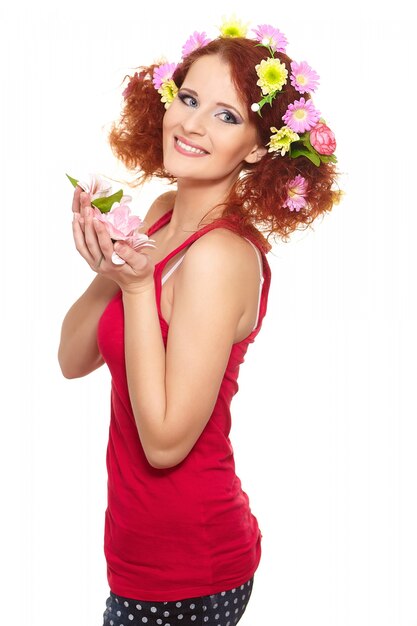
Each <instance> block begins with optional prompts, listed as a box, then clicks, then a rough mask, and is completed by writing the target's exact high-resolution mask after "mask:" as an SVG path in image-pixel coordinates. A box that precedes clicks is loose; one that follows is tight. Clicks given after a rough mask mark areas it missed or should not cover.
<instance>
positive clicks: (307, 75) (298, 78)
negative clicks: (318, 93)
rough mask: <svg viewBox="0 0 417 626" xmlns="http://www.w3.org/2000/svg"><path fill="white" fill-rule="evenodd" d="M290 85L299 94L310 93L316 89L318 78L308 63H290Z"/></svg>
mask: <svg viewBox="0 0 417 626" xmlns="http://www.w3.org/2000/svg"><path fill="white" fill-rule="evenodd" d="M291 69H292V74H291V85H292V86H293V87H294V88H295V89H296V90H297V91H299V92H300V93H305V92H307V93H310V92H311V91H314V90H315V89H317V85H318V81H319V78H320V76H319V75H318V74H317V72H315V71H314V70H313V69H312V68H311V67H310V66H309V64H308V63H306V62H305V61H302V62H301V63H296V62H295V61H292V62H291Z"/></svg>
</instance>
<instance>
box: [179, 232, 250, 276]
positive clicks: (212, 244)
mask: <svg viewBox="0 0 417 626" xmlns="http://www.w3.org/2000/svg"><path fill="white" fill-rule="evenodd" d="M187 257H188V264H189V265H191V264H193V265H197V266H201V265H203V266H204V265H205V264H207V265H208V266H209V267H211V268H213V267H214V268H221V269H222V270H223V271H225V270H226V271H231V272H234V273H236V274H239V275H247V273H248V272H249V274H251V273H252V270H253V268H258V269H257V274H258V275H259V263H258V260H257V257H256V252H255V250H254V249H253V245H252V244H251V243H250V242H249V241H248V240H247V239H245V238H244V237H242V236H241V235H239V234H237V233H236V232H234V231H232V230H230V229H229V228H213V230H210V231H209V232H208V233H205V234H204V235H202V236H201V237H199V238H198V239H197V240H196V241H195V242H194V243H193V245H192V246H190V248H189V250H188V251H187V254H186V256H185V259H184V262H186V261H187Z"/></svg>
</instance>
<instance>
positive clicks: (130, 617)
mask: <svg viewBox="0 0 417 626" xmlns="http://www.w3.org/2000/svg"><path fill="white" fill-rule="evenodd" d="M128 617H129V619H130V621H132V619H135V618H134V617H133V615H132V613H130V615H128Z"/></svg>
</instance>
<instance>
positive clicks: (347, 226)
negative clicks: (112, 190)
mask: <svg viewBox="0 0 417 626" xmlns="http://www.w3.org/2000/svg"><path fill="white" fill-rule="evenodd" d="M259 4H260V3H247V5H246V6H242V5H240V6H239V5H238V4H237V3H236V2H235V3H230V4H229V3H228V4H227V7H225V3H224V2H220V1H219V0H211V1H210V3H204V6H203V7H202V6H201V3H199V2H196V1H195V2H190V1H188V0H187V1H186V2H181V4H178V3H174V2H173V3H170V4H167V5H163V4H159V3H158V4H156V3H155V4H153V3H149V5H148V6H146V7H144V6H143V5H141V4H140V3H139V2H138V1H137V0H136V1H135V2H129V1H127V0H120V1H119V2H117V3H107V2H104V3H103V2H99V0H92V1H91V2H84V3H81V2H79V1H78V0H77V1H76V2H75V3H67V4H66V5H64V4H61V3H54V4H51V5H47V4H46V3H45V2H41V3H40V4H39V2H37V3H33V4H30V5H29V4H28V3H27V4H20V5H19V4H17V5H15V7H14V8H13V10H11V9H9V8H7V7H6V8H5V7H3V8H2V9H1V10H0V13H1V14H0V18H1V25H2V35H1V43H0V47H1V50H0V59H1V61H0V62H1V66H2V69H1V92H2V95H1V102H0V106H1V116H0V123H1V138H0V142H1V153H2V155H1V156H2V163H1V170H0V177H1V190H2V206H1V211H2V218H1V223H2V229H3V237H2V254H1V260H2V281H1V282H2V285H1V292H2V302H1V307H0V312H1V326H0V327H1V331H2V336H1V354H2V362H3V374H2V393H1V397H2V402H3V408H2V417H1V436H0V441H1V455H0V480H1V513H0V519H1V524H2V529H1V535H0V537H1V557H0V563H1V565H0V577H1V580H0V585H1V586H0V589H1V620H0V621H1V623H2V624H4V625H6V624H7V625H8V626H9V625H10V626H11V625H12V624H13V626H16V625H19V626H20V625H22V626H23V625H25V626H26V625H31V626H56V625H58V624H59V626H70V625H71V626H73V625H74V626H75V625H76V626H100V625H101V624H102V613H103V611H104V609H105V599H106V597H107V595H108V586H107V581H106V575H105V562H104V556H103V551H102V542H103V530H104V510H105V506H106V503H105V498H106V472H105V448H106V440H107V432H108V423H109V395H110V387H109V383H110V379H109V374H108V371H107V370H106V369H105V368H104V367H103V368H101V369H100V370H98V371H97V372H94V373H93V374H91V375H90V376H88V377H86V378H84V379H79V380H66V379H64V378H63V376H62V375H61V372H60V369H59V366H58V362H57V357H56V353H57V348H58V342H59V334H60V327H61V323H62V319H63V317H64V315H65V313H66V311H67V310H68V308H69V307H70V306H71V304H72V303H73V302H74V301H75V300H76V299H77V298H78V297H79V295H81V293H82V292H83V291H84V289H85V288H86V287H87V285H88V284H89V283H90V281H91V280H92V278H93V274H92V272H91V270H90V269H89V267H88V266H87V265H86V264H85V262H84V261H83V260H82V259H81V257H80V256H79V255H78V253H77V252H76V251H75V248H74V246H73V240H72V233H71V210H70V205H71V197H72V188H71V186H70V184H69V182H68V181H67V180H66V178H65V172H68V173H70V174H71V175H72V176H75V177H78V176H80V175H81V174H84V173H86V172H90V171H92V172H101V173H103V174H107V175H109V176H120V175H121V174H120V172H121V170H120V168H118V166H117V164H116V162H115V160H114V158H113V157H112V155H111V153H110V149H109V147H108V146H107V143H106V134H107V131H108V128H109V125H110V124H111V122H112V121H113V120H114V119H116V118H117V116H118V113H119V110H120V105H121V89H122V88H121V86H120V83H121V80H122V79H123V77H124V75H125V74H126V73H128V72H129V71H132V69H133V68H134V67H136V66H138V65H140V64H146V63H150V62H152V61H154V60H157V59H158V58H160V57H161V56H163V55H165V56H167V57H168V58H169V60H171V61H176V60H178V58H179V56H180V52H181V46H182V44H183V43H184V41H185V40H186V39H187V37H188V36H189V34H191V32H192V31H194V30H196V29H197V30H206V31H207V32H208V34H209V35H212V36H215V35H216V33H217V30H216V25H218V24H219V23H220V22H221V18H222V16H223V15H225V14H226V15H230V13H232V12H233V11H234V10H235V11H236V13H237V14H238V16H240V17H242V18H243V19H245V20H247V21H250V22H251V24H252V25H254V26H255V25H257V24H262V23H270V24H273V25H275V26H277V27H278V28H280V29H281V30H282V31H283V32H284V33H285V34H286V35H287V37H288V39H289V46H288V53H289V54H290V56H292V57H293V58H294V59H296V60H307V61H308V62H309V63H310V64H311V65H312V67H314V68H315V69H316V70H317V71H318V73H319V74H320V76H321V86H320V88H319V90H318V91H317V94H316V96H315V98H314V101H315V104H316V105H317V107H318V108H319V109H320V110H321V111H322V113H323V115H324V117H325V118H326V121H327V122H328V124H329V125H330V126H331V127H332V128H333V129H334V130H335V132H336V135H337V140H338V150H337V154H338V157H339V168H340V170H341V171H342V174H343V175H342V177H341V181H340V182H341V186H342V188H343V189H344V191H345V192H346V195H345V197H344V199H343V201H342V203H341V204H340V205H339V206H336V207H335V208H334V210H333V212H332V213H331V214H329V215H327V216H326V217H325V218H324V220H323V221H320V222H319V223H317V224H316V225H315V228H314V231H312V230H310V231H308V232H305V233H302V234H299V235H297V236H295V237H293V239H292V241H291V242H290V243H286V244H284V243H278V244H277V245H276V246H275V247H274V250H273V253H271V254H270V255H269V259H270V264H271V267H272V271H273V283H272V287H271V295H270V302H269V310H268V314H267V318H266V320H265V323H264V327H263V330H262V332H261V334H260V335H259V337H258V338H257V341H256V343H255V344H254V345H253V346H251V347H250V348H249V351H248V354H247V358H246V363H245V364H244V365H243V366H242V369H241V376H240V380H239V382H240V391H239V393H238V395H237V396H236V398H235V399H234V401H233V404H232V408H233V415H234V427H233V431H232V441H233V444H234V447H235V452H236V462H237V468H238V473H239V475H240V477H241V479H242V482H243V486H244V488H245V490H246V491H247V492H248V494H249V496H250V499H251V505H252V509H253V512H254V513H255V515H256V516H257V518H258V520H259V523H260V526H261V529H262V532H263V536H264V538H263V558H262V562H261V566H260V568H259V570H258V573H257V575H256V581H255V587H254V593H253V597H252V600H251V602H250V604H249V607H248V609H247V612H246V614H245V616H244V617H243V619H242V621H241V624H242V626H260V625H264V624H265V625H268V626H269V625H275V624H276V625H281V624H282V625H283V626H284V625H285V626H305V625H306V624H308V625H309V626H416V625H417V533H416V528H417V496H416V493H417V489H416V482H417V455H416V444H417V425H416V417H417V411H416V400H415V393H414V390H413V388H414V379H415V354H416V347H417V342H416V339H417V336H416V329H415V320H416V312H417V311H416V300H415V284H416V281H415V272H416V258H415V245H413V241H414V231H415V228H416V225H417V220H416V215H415V211H416V202H415V194H414V185H415V182H416V181H415V142H413V139H412V134H413V132H414V129H415V110H416V102H415V91H416V90H415V60H414V61H413V56H414V59H415V51H414V52H413V51H412V45H413V43H412V42H413V40H414V37H415V28H416V26H417V24H416V22H415V21H413V20H412V19H411V17H410V15H407V12H406V10H405V8H404V7H403V6H401V3H398V2H397V3H394V6H390V7H389V8H387V7H386V6H385V5H384V3H378V4H376V3H364V2H356V3H354V2H349V3H348V4H347V5H345V6H342V5H340V4H339V3H337V2H330V1H324V0H323V1H321V0H318V1H317V2H314V3H313V2H310V1H308V0H298V1H297V2H295V3H292V4H289V3H285V4H284V3H283V4H280V5H279V6H278V4H276V3H273V5H272V6H271V8H270V9H268V8H267V6H266V2H264V3H262V6H260V5H259ZM125 189H127V187H126V186H125ZM161 189H162V190H164V189H165V187H164V185H163V184H161V183H158V184H155V185H150V186H148V187H146V188H145V189H144V190H143V191H142V192H141V193H137V192H135V203H134V208H135V212H137V213H138V214H139V215H141V216H143V215H144V213H145V212H146V209H147V206H148V205H149V202H150V200H151V199H152V198H153V197H154V196H155V195H156V194H157V193H159V191H160V190H161ZM178 506H181V503H180V502H179V503H178Z"/></svg>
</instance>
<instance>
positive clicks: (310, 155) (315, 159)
mask: <svg viewBox="0 0 417 626" xmlns="http://www.w3.org/2000/svg"><path fill="white" fill-rule="evenodd" d="M299 156H305V157H307V159H310V161H311V162H312V163H314V165H317V167H318V166H319V165H320V157H319V156H318V154H315V153H314V152H310V150H307V149H306V148H291V152H290V157H291V158H292V159H296V158H297V157H299Z"/></svg>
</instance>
